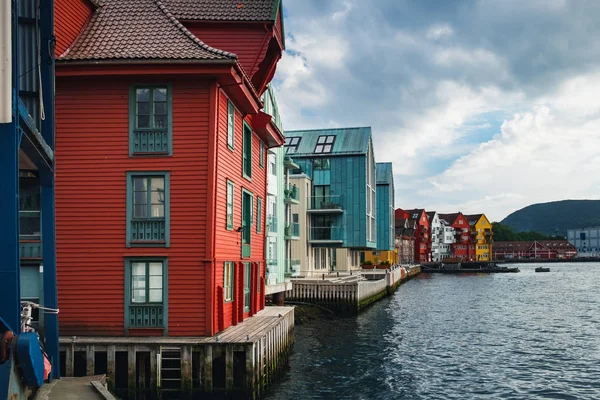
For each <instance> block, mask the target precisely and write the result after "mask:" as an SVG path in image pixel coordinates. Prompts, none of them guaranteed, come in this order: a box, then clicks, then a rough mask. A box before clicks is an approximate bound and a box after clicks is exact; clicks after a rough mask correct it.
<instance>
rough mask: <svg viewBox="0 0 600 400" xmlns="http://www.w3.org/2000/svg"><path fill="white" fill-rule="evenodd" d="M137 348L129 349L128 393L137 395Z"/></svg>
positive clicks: (131, 347)
mask: <svg viewBox="0 0 600 400" xmlns="http://www.w3.org/2000/svg"><path fill="white" fill-rule="evenodd" d="M136 350H137V348H136V346H128V347H127V389H128V390H127V391H128V392H129V393H131V394H133V395H135V391H136V389H137V382H136V363H137V360H136V354H135V353H136Z"/></svg>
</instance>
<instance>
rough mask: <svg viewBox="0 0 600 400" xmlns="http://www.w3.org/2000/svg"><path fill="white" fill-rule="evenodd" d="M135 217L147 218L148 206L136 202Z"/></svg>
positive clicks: (134, 207)
mask: <svg viewBox="0 0 600 400" xmlns="http://www.w3.org/2000/svg"><path fill="white" fill-rule="evenodd" d="M133 217H134V218H147V217H148V207H147V206H146V204H136V205H134V206H133Z"/></svg>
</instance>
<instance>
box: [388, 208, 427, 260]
mask: <svg viewBox="0 0 600 400" xmlns="http://www.w3.org/2000/svg"><path fill="white" fill-rule="evenodd" d="M395 217H396V221H397V222H401V221H399V220H402V219H407V220H409V224H411V225H412V223H413V222H414V223H416V228H415V231H414V245H415V251H414V256H415V262H416V263H423V262H428V261H430V258H431V238H430V234H429V232H430V229H429V219H427V214H426V213H425V210H424V209H418V208H417V209H412V210H403V209H401V208H397V209H396V215H395Z"/></svg>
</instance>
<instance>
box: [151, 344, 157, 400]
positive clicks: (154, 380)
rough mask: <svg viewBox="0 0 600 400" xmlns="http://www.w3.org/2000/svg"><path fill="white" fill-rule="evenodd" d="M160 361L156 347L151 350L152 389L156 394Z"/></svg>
mask: <svg viewBox="0 0 600 400" xmlns="http://www.w3.org/2000/svg"><path fill="white" fill-rule="evenodd" d="M157 361H158V351H157V350H156V347H153V348H152V349H151V350H150V389H151V390H152V391H153V392H154V391H156V389H157V388H158V385H157V381H158V371H157V369H156V364H157Z"/></svg>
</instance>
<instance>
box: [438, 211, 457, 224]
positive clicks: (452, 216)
mask: <svg viewBox="0 0 600 400" xmlns="http://www.w3.org/2000/svg"><path fill="white" fill-rule="evenodd" d="M459 215H460V213H452V214H438V217H439V219H443V220H444V221H446V222H447V223H448V224H449V225H452V224H453V223H454V221H456V218H458V216H459Z"/></svg>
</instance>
